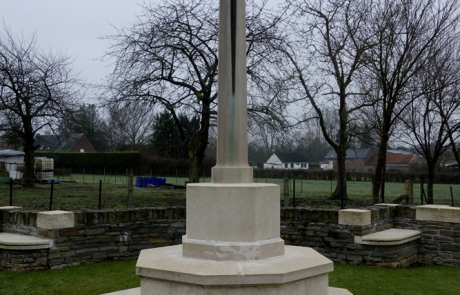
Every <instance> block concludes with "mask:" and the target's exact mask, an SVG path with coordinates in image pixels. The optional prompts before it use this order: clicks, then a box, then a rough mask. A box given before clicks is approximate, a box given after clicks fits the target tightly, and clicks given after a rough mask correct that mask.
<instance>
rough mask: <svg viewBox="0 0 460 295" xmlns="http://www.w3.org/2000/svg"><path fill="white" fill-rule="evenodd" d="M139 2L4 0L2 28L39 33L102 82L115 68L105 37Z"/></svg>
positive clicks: (130, 18)
mask: <svg viewBox="0 0 460 295" xmlns="http://www.w3.org/2000/svg"><path fill="white" fill-rule="evenodd" d="M146 1H147V0H146ZM158 1H161V0H150V2H151V3H155V2H158ZM216 1H218V0H216ZM277 2H279V1H277V0H269V3H272V5H274V4H275V3H277ZM139 3H143V0H0V31H2V32H3V23H5V25H6V26H8V27H10V28H11V30H12V32H13V34H14V35H20V34H23V36H24V38H25V39H28V38H29V37H30V36H32V35H33V34H34V33H35V35H36V42H37V45H38V47H40V48H41V49H42V50H44V51H45V52H49V50H50V49H53V50H58V51H61V52H64V53H66V54H67V55H68V56H72V57H73V58H74V59H75V62H74V64H73V67H74V71H75V72H76V73H80V78H81V79H83V80H84V81H85V82H87V83H94V84H98V83H102V82H103V79H104V78H105V77H106V75H107V74H108V73H110V71H111V68H110V67H109V65H110V63H108V62H105V63H104V62H102V61H100V60H99V58H100V57H102V56H103V55H104V52H105V51H107V50H108V48H109V42H110V41H109V40H103V39H101V37H106V36H109V35H113V34H115V33H116V32H117V31H116V29H115V28H118V29H121V28H123V27H127V26H128V27H129V26H130V25H131V24H132V23H134V22H135V21H136V16H137V15H140V14H141V12H142V9H141V8H140V6H139ZM87 98H89V97H87ZM89 99H91V98H89Z"/></svg>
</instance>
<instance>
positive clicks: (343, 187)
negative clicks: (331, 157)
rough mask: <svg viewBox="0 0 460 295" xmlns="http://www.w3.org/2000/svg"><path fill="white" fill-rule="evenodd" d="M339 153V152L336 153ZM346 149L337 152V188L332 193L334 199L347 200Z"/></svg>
mask: <svg viewBox="0 0 460 295" xmlns="http://www.w3.org/2000/svg"><path fill="white" fill-rule="evenodd" d="M336 152H337V151H336ZM345 158H346V149H341V150H339V152H337V186H336V187H335V190H334V192H333V193H332V196H331V198H332V199H341V198H342V196H343V197H344V198H347V175H346V169H345Z"/></svg>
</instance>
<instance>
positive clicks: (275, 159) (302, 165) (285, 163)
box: [264, 152, 308, 169]
mask: <svg viewBox="0 0 460 295" xmlns="http://www.w3.org/2000/svg"><path fill="white" fill-rule="evenodd" d="M272 168H273V169H308V162H307V159H306V158H305V157H304V156H303V155H301V154H294V153H278V152H276V153H274V154H273V155H272V156H271V157H270V158H269V159H268V160H267V162H266V163H264V169H272Z"/></svg>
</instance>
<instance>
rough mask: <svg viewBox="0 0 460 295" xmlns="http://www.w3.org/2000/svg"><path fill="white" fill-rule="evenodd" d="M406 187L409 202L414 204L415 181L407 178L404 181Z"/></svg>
mask: <svg viewBox="0 0 460 295" xmlns="http://www.w3.org/2000/svg"><path fill="white" fill-rule="evenodd" d="M404 189H405V191H406V196H407V204H413V203H414V183H413V182H412V180H411V179H409V180H406V181H405V182H404Z"/></svg>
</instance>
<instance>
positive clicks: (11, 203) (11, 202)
mask: <svg viewBox="0 0 460 295" xmlns="http://www.w3.org/2000/svg"><path fill="white" fill-rule="evenodd" d="M10 206H13V177H10Z"/></svg>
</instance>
